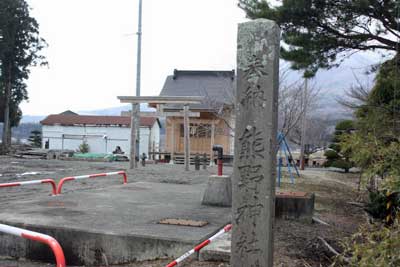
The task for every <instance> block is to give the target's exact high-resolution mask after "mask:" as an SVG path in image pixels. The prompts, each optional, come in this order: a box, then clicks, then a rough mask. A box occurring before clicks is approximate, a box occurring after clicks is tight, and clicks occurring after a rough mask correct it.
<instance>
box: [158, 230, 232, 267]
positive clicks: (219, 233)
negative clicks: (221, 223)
mask: <svg viewBox="0 0 400 267" xmlns="http://www.w3.org/2000/svg"><path fill="white" fill-rule="evenodd" d="M231 229H232V224H228V225H227V226H225V227H224V228H223V229H221V230H220V231H218V233H216V234H215V235H213V236H212V237H210V238H209V239H207V240H205V241H203V242H202V243H200V244H199V245H197V246H195V247H194V248H193V249H191V250H189V251H188V252H186V253H185V254H183V255H182V256H180V257H179V258H177V259H176V260H174V261H172V262H170V263H169V264H167V265H166V266H165V267H173V266H176V265H178V264H179V263H180V262H182V261H184V260H185V259H186V258H188V257H189V256H190V255H192V254H194V253H195V252H197V251H200V249H202V248H204V247H205V246H207V245H208V244H210V243H211V242H212V241H213V240H215V239H216V238H217V237H219V236H221V235H222V234H224V233H226V232H229V231H230V230H231Z"/></svg>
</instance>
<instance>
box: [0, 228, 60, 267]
mask: <svg viewBox="0 0 400 267" xmlns="http://www.w3.org/2000/svg"><path fill="white" fill-rule="evenodd" d="M0 232H3V233H6V234H10V235H15V236H19V237H22V238H25V239H29V240H33V241H37V242H40V243H43V244H46V245H48V246H49V247H50V248H51V250H52V251H53V253H54V256H55V258H56V267H66V266H67V265H66V264H65V257H64V252H63V250H62V248H61V246H60V244H59V243H58V242H57V240H55V239H54V238H53V237H51V236H48V235H44V234H40V233H36V232H33V231H29V230H24V229H20V228H17V227H13V226H8V225H5V224H0Z"/></svg>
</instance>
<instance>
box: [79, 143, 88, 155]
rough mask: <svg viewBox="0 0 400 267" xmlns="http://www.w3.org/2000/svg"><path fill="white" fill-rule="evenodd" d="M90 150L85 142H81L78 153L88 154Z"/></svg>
mask: <svg viewBox="0 0 400 267" xmlns="http://www.w3.org/2000/svg"><path fill="white" fill-rule="evenodd" d="M89 150H90V148H89V145H88V143H86V141H83V143H82V144H80V146H79V152H81V153H88V152H89Z"/></svg>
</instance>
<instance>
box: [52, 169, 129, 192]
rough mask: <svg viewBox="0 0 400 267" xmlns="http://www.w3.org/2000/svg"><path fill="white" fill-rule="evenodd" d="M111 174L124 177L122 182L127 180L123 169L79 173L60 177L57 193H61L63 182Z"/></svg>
mask: <svg viewBox="0 0 400 267" xmlns="http://www.w3.org/2000/svg"><path fill="white" fill-rule="evenodd" d="M112 175H122V177H123V179H124V184H126V183H127V182H128V178H127V175H126V172H124V171H118V172H107V173H97V174H89V175H80V176H70V177H65V178H62V179H61V180H60V182H59V183H58V186H57V194H61V190H62V187H63V185H64V183H65V182H67V181H73V180H81V179H88V178H96V177H103V176H112Z"/></svg>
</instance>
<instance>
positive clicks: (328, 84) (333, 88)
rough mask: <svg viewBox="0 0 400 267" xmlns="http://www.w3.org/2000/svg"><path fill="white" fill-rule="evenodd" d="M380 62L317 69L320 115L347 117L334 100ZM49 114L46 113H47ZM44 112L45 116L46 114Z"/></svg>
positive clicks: (293, 78)
mask: <svg viewBox="0 0 400 267" xmlns="http://www.w3.org/2000/svg"><path fill="white" fill-rule="evenodd" d="M381 61H382V58H380V57H379V56H377V55H375V54H366V53H364V54H361V53H357V54H354V55H352V56H350V57H349V58H347V59H346V60H344V61H343V63H342V64H341V65H340V66H339V67H338V68H332V69H330V70H320V71H318V73H317V75H316V76H315V78H313V79H311V80H310V86H316V87H317V88H319V89H320V103H321V106H322V107H323V108H322V109H321V112H322V113H321V115H324V116H329V117H331V116H332V117H333V118H332V119H336V117H343V116H347V117H348V116H349V112H348V111H345V110H343V108H342V107H341V106H340V105H338V104H337V101H336V99H337V98H338V97H339V96H343V95H344V94H345V92H346V90H348V89H349V88H351V86H355V85H357V80H358V81H359V82H361V83H362V84H363V85H365V86H369V87H370V86H372V85H373V82H374V77H375V74H368V75H367V74H366V72H367V71H368V70H369V68H370V67H371V66H373V65H374V64H376V63H379V62H381ZM285 64H286V65H288V64H289V63H284V62H282V63H281V65H285ZM301 80H302V73H301V72H296V71H290V72H289V74H288V75H287V77H286V78H285V83H286V84H293V83H294V82H298V81H301ZM140 109H141V111H154V109H152V108H149V107H148V106H147V104H141V105H140ZM128 110H130V105H124V106H118V107H112V108H105V109H96V110H83V111H78V112H77V113H78V114H82V115H109V116H115V115H120V114H121V111H128ZM47 115H49V114H47ZM47 115H46V116H47ZM46 116H45V115H43V116H30V115H24V116H23V118H22V123H30V122H36V123H37V122H39V121H40V120H42V119H43V118H44V117H46Z"/></svg>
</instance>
